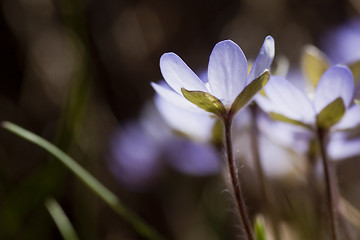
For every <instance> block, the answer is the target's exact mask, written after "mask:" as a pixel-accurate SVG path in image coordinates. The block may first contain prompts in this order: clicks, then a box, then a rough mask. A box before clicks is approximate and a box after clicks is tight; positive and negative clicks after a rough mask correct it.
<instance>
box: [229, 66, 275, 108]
mask: <svg viewBox="0 0 360 240" xmlns="http://www.w3.org/2000/svg"><path fill="white" fill-rule="evenodd" d="M269 78H270V72H269V71H265V72H263V74H261V75H260V76H259V77H257V78H256V79H255V80H253V81H252V82H251V83H250V84H249V85H247V86H246V87H245V88H244V89H243V90H242V92H241V93H240V94H239V95H238V96H237V97H236V99H235V101H234V103H233V104H232V106H231V109H230V111H231V113H232V114H235V113H236V112H237V111H239V110H240V109H241V108H243V107H244V106H245V105H246V104H247V103H248V102H249V101H250V100H251V99H252V98H253V97H254V96H255V94H257V93H258V92H259V91H260V90H261V89H262V88H263V87H264V86H265V84H266V83H267V82H268V81H269Z"/></svg>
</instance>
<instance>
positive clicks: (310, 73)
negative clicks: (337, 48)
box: [301, 45, 330, 88]
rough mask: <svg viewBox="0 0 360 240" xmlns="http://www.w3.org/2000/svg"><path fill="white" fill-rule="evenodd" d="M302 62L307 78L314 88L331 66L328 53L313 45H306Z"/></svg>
mask: <svg viewBox="0 0 360 240" xmlns="http://www.w3.org/2000/svg"><path fill="white" fill-rule="evenodd" d="M301 63H302V64H301V65H302V69H303V72H304V74H305V76H306V78H307V80H308V81H309V82H310V84H311V85H312V86H313V87H314V88H315V87H316V86H317V84H318V82H319V80H320V78H321V76H322V75H323V74H324V72H325V71H326V70H327V69H328V68H329V67H330V64H329V61H328V60H327V57H326V55H325V54H324V53H323V52H321V51H320V50H319V49H318V48H316V47H315V46H312V45H309V46H306V47H305V49H304V52H303V56H302V61H301Z"/></svg>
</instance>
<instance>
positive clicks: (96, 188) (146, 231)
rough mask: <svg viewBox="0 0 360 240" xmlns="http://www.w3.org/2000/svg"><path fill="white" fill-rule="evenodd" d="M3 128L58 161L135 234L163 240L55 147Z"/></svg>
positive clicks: (20, 131) (29, 134)
mask: <svg viewBox="0 0 360 240" xmlns="http://www.w3.org/2000/svg"><path fill="white" fill-rule="evenodd" d="M2 126H3V128H5V129H7V130H8V131H10V132H12V133H14V134H16V135H18V136H19V137H22V138H23V139H25V140H27V141H29V142H31V143H34V144H35V145H38V146H40V147H41V148H43V149H44V150H46V151H47V152H49V153H50V154H52V155H53V156H54V157H55V158H56V159H58V160H59V161H60V162H61V163H62V164H63V165H64V166H65V167H66V168H68V169H69V170H70V171H71V172H72V173H73V174H74V175H75V176H76V177H77V178H78V179H79V180H81V181H82V182H83V183H84V184H85V185H86V186H87V187H88V188H89V189H90V190H92V191H93V192H94V193H95V194H96V195H98V196H99V197H100V198H101V199H102V200H103V201H104V202H105V203H106V204H107V205H108V206H109V207H111V208H112V210H113V211H114V212H116V213H117V214H119V215H120V216H122V217H123V218H124V219H125V220H127V222H128V223H130V224H131V225H132V226H133V227H134V229H135V230H136V232H137V233H138V234H140V235H141V236H143V237H144V238H146V239H149V240H163V239H164V238H163V237H162V236H161V235H160V234H159V233H158V232H157V231H156V230H155V229H154V228H153V227H152V226H150V225H149V224H148V223H147V222H145V221H144V220H143V219H142V218H141V217H140V216H138V215H137V214H136V213H135V212H133V211H132V210H131V209H129V208H128V207H127V206H125V205H124V204H123V203H122V202H121V201H120V199H119V198H118V197H117V196H116V195H115V194H114V193H112V192H111V191H110V190H109V189H108V188H106V187H105V186H104V185H103V184H102V183H100V182H99V181H98V180H97V179H96V178H95V177H93V176H92V175H91V174H90V173H89V172H88V171H86V170H85V169H84V168H83V167H82V166H81V165H80V164H78V163H77V162H76V161H75V160H74V159H72V158H71V157H70V156H68V155H67V154H66V153H65V152H63V151H61V150H60V149H59V148H57V147H56V146H55V145H53V144H51V143H50V142H48V141H47V140H45V139H43V138H41V137H40V136H38V135H36V134H34V133H32V132H30V131H28V130H26V129H23V128H22V127H20V126H18V125H16V124H13V123H10V122H2Z"/></svg>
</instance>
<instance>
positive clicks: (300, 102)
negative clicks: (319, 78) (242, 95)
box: [264, 76, 315, 124]
mask: <svg viewBox="0 0 360 240" xmlns="http://www.w3.org/2000/svg"><path fill="white" fill-rule="evenodd" d="M264 90H265V92H266V95H267V97H268V98H269V99H270V101H271V102H272V104H273V111H274V112H276V113H279V114H282V115H284V116H286V117H288V118H291V119H294V120H298V121H301V122H303V123H307V124H313V123H315V111H314V107H313V105H312V103H311V102H310V100H309V99H308V97H307V96H306V95H305V94H304V93H303V92H302V91H300V90H299V89H298V88H296V87H295V86H294V85H292V84H291V83H290V82H289V81H288V80H286V79H285V78H282V77H277V76H271V78H270V80H269V82H268V83H267V84H266V85H265V87H264Z"/></svg>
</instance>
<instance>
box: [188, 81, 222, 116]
mask: <svg viewBox="0 0 360 240" xmlns="http://www.w3.org/2000/svg"><path fill="white" fill-rule="evenodd" d="M181 92H182V94H183V95H184V97H185V98H186V99H187V100H189V101H190V102H192V103H193V104H195V105H196V106H198V107H199V108H201V109H204V110H205V111H207V112H210V113H214V114H216V115H218V116H222V115H223V114H224V113H225V107H224V104H223V103H222V102H221V101H220V100H219V99H217V98H216V97H214V96H213V95H211V94H210V93H207V92H202V91H188V90H186V89H185V88H181Z"/></svg>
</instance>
